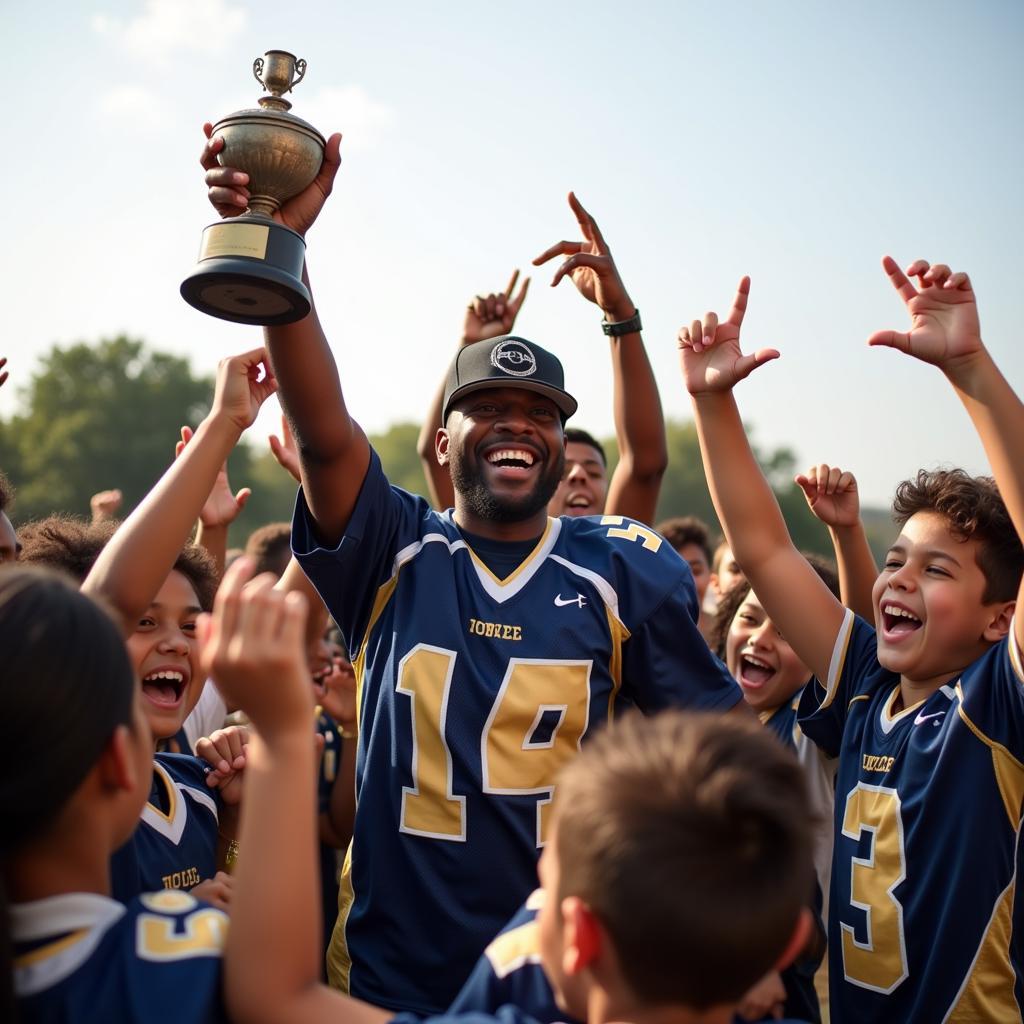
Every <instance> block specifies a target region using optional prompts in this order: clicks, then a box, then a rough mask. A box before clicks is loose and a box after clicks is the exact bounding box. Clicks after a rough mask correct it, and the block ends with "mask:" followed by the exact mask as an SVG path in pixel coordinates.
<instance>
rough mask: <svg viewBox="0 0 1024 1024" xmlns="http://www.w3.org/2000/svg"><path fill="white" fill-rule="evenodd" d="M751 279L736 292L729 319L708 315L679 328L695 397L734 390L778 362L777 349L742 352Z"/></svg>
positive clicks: (681, 350)
mask: <svg viewBox="0 0 1024 1024" xmlns="http://www.w3.org/2000/svg"><path fill="white" fill-rule="evenodd" d="M749 294H750V278H749V277H744V278H743V279H742V280H741V281H740V283H739V287H738V288H737V289H736V297H735V298H734V299H733V302H732V309H731V310H730V311H729V317H728V319H727V320H724V321H723V322H722V323H719V322H718V314H717V313H710V312H709V313H705V314H704V320H703V322H701V321H700V320H694V321H693V322H692V323H691V324H690V326H689V327H681V328H680V329H679V339H678V340H679V360H680V363H681V365H682V369H683V380H684V381H685V383H686V390H687V391H689V392H690V394H691V395H700V394H708V393H711V392H715V391H730V390H731V389H732V388H733V387H735V386H736V385H737V384H738V383H739V382H740V381H741V380H743V379H744V377H747V376H749V375H750V374H751V373H752V372H753V371H754V370H756V369H757V367H759V366H761V365H762V364H763V363H767V362H769V361H770V360H772V359H778V357H779V353H778V350H777V349H774V348H762V349H758V350H757V351H756V352H751V353H749V354H747V355H744V354H743V352H742V350H741V349H740V327H741V326H742V324H743V316H744V314H745V313H746V311H747V297H748V295H749Z"/></svg>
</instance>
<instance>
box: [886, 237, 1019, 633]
mask: <svg viewBox="0 0 1024 1024" xmlns="http://www.w3.org/2000/svg"><path fill="white" fill-rule="evenodd" d="M882 266H883V268H884V269H885V272H886V273H887V274H888V275H889V280H890V281H891V282H892V285H893V287H894V288H895V289H896V291H897V292H898V293H899V295H900V298H902V299H903V301H904V303H905V304H906V307H907V311H908V312H909V313H910V317H911V321H912V323H911V328H910V330H909V331H877V332H876V333H875V334H872V335H871V337H870V338H869V339H868V344H869V345H879V346H885V347H887V348H895V349H898V350H899V351H900V352H905V353H906V354H907V355H911V356H914V358H915V359H920V360H922V361H923V362H926V363H931V364H932V365H933V366H937V367H938V368H939V369H940V370H942V372H943V373H944V374H945V375H946V379H947V380H948V381H949V382H950V384H952V385H953V389H954V390H955V391H956V393H957V396H958V397H959V399H960V401H961V402H963V405H964V408H965V409H966V410H967V414H968V415H969V416H970V417H971V422H972V423H973V424H974V428H975V430H977V432H978V437H979V438H981V443H982V445H983V447H984V448H985V454H986V455H987V456H988V461H989V465H990V466H991V467H992V474H993V476H994V477H995V480H996V484H997V485H998V487H999V493H1000V495H1001V496H1002V499H1003V501H1004V502H1005V503H1006V509H1007V511H1008V512H1009V514H1010V518H1011V520H1012V521H1013V526H1014V529H1015V530H1016V531H1017V536H1018V537H1024V404H1022V403H1021V400H1020V398H1019V397H1018V396H1017V394H1016V392H1015V391H1014V390H1013V388H1012V387H1010V384H1009V382H1008V381H1007V380H1006V378H1005V377H1004V376H1003V375H1002V373H1001V372H1000V371H999V367H997V366H996V364H995V361H994V360H993V359H992V356H991V355H990V354H989V352H988V349H986V348H985V345H984V344H983V342H982V340H981V324H980V322H979V320H978V305H977V300H976V299H975V296H974V289H973V287H972V286H971V282H970V279H969V278H968V276H967V275H966V274H965V273H963V272H957V273H953V272H952V271H951V270H950V268H949V267H948V266H946V265H945V264H944V263H936V264H935V265H931V264H929V263H928V262H927V261H926V260H915V261H914V262H913V263H912V264H911V265H910V266H909V267H908V268H907V271H906V273H904V272H903V271H902V270H901V269H900V268H899V265H898V264H897V263H896V261H895V260H894V259H893V258H892V257H891V256H886V257H885V258H884V259H883V260H882ZM910 278H917V280H918V283H919V287H915V286H914V284H913V283H912V282H911V280H910ZM1022 600H1024V579H1022V580H1021V584H1020V588H1019V590H1018V593H1017V608H1018V609H1019V608H1020V607H1021V601H1022ZM1015 635H1016V640H1017V644H1018V646H1019V647H1021V648H1024V621H1022V619H1021V616H1020V615H1017V616H1016V618H1015Z"/></svg>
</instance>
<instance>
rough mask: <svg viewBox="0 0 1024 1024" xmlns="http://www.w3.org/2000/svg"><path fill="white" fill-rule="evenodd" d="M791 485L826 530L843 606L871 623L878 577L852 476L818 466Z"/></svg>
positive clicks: (855, 484) (802, 474)
mask: <svg viewBox="0 0 1024 1024" xmlns="http://www.w3.org/2000/svg"><path fill="white" fill-rule="evenodd" d="M795 482H796V484H797V486H798V487H799V488H800V490H802V491H803V492H804V497H805V498H806V499H807V505H808V507H809V508H810V510H811V514H812V515H814V516H815V517H816V518H817V519H820V520H821V522H823V523H824V524H825V525H826V526H827V527H828V532H829V536H830V537H831V538H832V548H833V550H834V551H835V553H836V566H837V567H838V569H839V596H840V597H841V598H842V601H843V604H844V605H846V607H847V608H849V609H851V610H852V611H853V612H854V613H855V614H857V615H859V616H860V617H861V618H862V619H866V620H867V621H868V622H873V621H874V614H875V612H874V606H873V605H872V603H871V588H872V587H873V586H874V584H875V580H876V578H877V577H878V566H877V565H875V556H874V555H873V554H871V545H870V544H868V535H867V534H866V533H865V532H864V523H863V522H862V521H861V518H860V500H859V499H858V497H857V481H856V480H855V479H854V476H853V474H852V473H850V472H844V471H843V470H841V469H838V468H837V467H835V466H827V465H825V463H822V464H821V465H820V466H811V468H810V469H809V470H807V472H806V473H801V474H800V475H799V476H797V477H796V478H795Z"/></svg>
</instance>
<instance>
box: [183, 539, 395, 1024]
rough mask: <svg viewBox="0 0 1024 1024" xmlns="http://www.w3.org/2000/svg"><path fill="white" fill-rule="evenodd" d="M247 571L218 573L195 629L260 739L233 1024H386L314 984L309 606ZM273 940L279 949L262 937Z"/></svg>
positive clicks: (252, 758) (234, 966)
mask: <svg viewBox="0 0 1024 1024" xmlns="http://www.w3.org/2000/svg"><path fill="white" fill-rule="evenodd" d="M251 572H252V565H251V563H250V562H249V561H248V560H247V559H244V558H242V559H239V560H238V562H236V563H235V564H234V565H233V566H232V567H231V569H229V570H228V572H227V573H226V574H225V578H224V583H223V585H222V587H221V589H220V592H219V593H218V594H217V602H216V605H215V608H214V614H213V617H212V619H211V618H206V619H204V620H203V622H202V624H201V637H202V639H203V644H202V650H203V666H204V668H205V669H206V671H207V672H208V673H209V674H210V675H211V676H212V677H213V678H214V679H215V680H216V682H217V685H218V687H220V689H221V690H222V691H223V692H224V693H225V695H227V696H228V697H230V698H233V699H234V700H236V701H237V702H238V703H239V704H240V705H241V706H242V707H243V708H244V710H245V712H246V713H247V714H248V716H249V718H250V719H251V721H252V723H253V725H254V726H255V728H256V729H257V735H256V736H255V737H254V738H253V740H252V743H251V744H250V748H249V751H248V753H247V764H246V772H245V813H244V815H243V817H242V832H241V838H240V840H239V848H240V850H241V851H243V852H242V854H241V856H239V858H238V864H237V867H236V871H235V883H234V892H233V896H232V920H231V929H230V930H229V934H228V940H227V948H226V952H225V962H224V982H225V998H226V1001H227V1005H228V1010H229V1012H230V1014H231V1016H232V1019H234V1020H239V1021H246V1022H249V1024H261V1022H263V1021H267V1022H268V1024H269V1022H275V1024H277V1022H279V1024H290V1022H292V1021H296V1022H298V1021H312V1022H318V1021H335V1022H338V1021H340V1022H344V1024H383V1022H384V1021H386V1020H388V1019H389V1017H391V1016H392V1015H391V1014H388V1013H385V1012H383V1011H381V1010H377V1009H375V1008H373V1007H370V1006H367V1005H366V1004H365V1003H360V1002H358V1001H357V1000H354V999H349V998H347V997H346V996H343V995H341V994H339V993H337V992H334V991H333V990H331V989H328V988H327V987H326V986H324V985H321V984H320V983H319V979H320V966H321V954H320V942H321V939H322V930H321V925H320V899H319V893H318V889H319V877H320V873H319V871H318V870H317V868H316V863H317V854H316V799H315V793H314V787H313V786H311V785H310V779H311V778H312V776H313V774H314V768H315V747H314V744H313V738H312V737H311V735H310V727H309V680H308V673H307V669H306V663H305V653H304V645H303V632H304V628H305V624H304V618H305V601H304V600H303V598H302V597H301V596H300V595H298V594H295V593H289V594H283V593H281V592H279V591H275V590H274V589H273V580H272V578H270V577H269V576H263V577H260V578H259V579H257V580H255V581H253V582H252V583H251V584H250V585H249V587H248V588H247V589H246V590H244V591H243V585H244V584H245V581H246V579H247V577H248V576H249V574H251ZM268 935H273V936H274V937H275V941H274V942H267V941H266V937H267V936H268Z"/></svg>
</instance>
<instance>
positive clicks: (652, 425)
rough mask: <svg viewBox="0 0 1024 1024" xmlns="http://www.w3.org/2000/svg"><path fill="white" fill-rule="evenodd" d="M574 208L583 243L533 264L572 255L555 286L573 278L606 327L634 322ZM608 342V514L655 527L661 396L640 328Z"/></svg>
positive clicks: (608, 259)
mask: <svg viewBox="0 0 1024 1024" xmlns="http://www.w3.org/2000/svg"><path fill="white" fill-rule="evenodd" d="M569 206H570V207H571V208H572V212H573V213H574V214H575V215H576V222H577V224H578V225H579V228H580V232H581V233H582V235H583V239H584V240H583V241H582V242H557V243H556V244H555V245H553V246H551V247H550V248H549V249H546V250H545V251H544V252H542V253H541V254H540V256H538V257H537V258H536V259H535V260H534V261H533V262H534V264H535V265H536V266H540V265H541V264H543V263H547V262H548V260H551V259H553V258H554V257H556V256H567V257H568V259H566V260H565V261H564V262H563V263H562V265H561V266H560V267H559V268H558V271H557V272H556V273H555V276H554V279H553V280H552V282H551V286H552V287H555V286H556V285H557V284H558V283H559V281H561V280H562V278H563V277H566V276H569V278H570V279H571V280H572V283H573V284H574V285H576V288H577V290H578V291H579V293H580V294H581V295H582V296H583V297H584V298H585V299H587V300H588V301H589V302H593V303H594V304H595V305H596V306H598V307H599V308H600V309H601V311H602V313H603V314H604V320H605V321H606V322H607V323H610V324H620V323H627V322H630V321H632V320H633V317H634V316H638V311H637V308H636V306H634V305H633V301H632V299H630V297H629V294H628V292H627V291H626V286H625V285H624V284H623V283H622V278H621V277H620V276H619V271H618V268H617V267H616V265H615V259H614V257H613V256H612V254H611V250H610V249H609V248H608V243H607V242H606V241H605V240H604V236H603V235H602V234H601V229H600V228H599V227H598V226H597V222H596V221H595V220H594V219H593V217H591V216H590V214H589V213H587V211H586V210H585V209H584V208H583V205H582V204H581V203H580V201H579V200H578V199H577V198H576V196H575V195H574V194H573V193H572V192H570V193H569ZM608 341H609V343H610V346H611V356H612V391H613V410H614V415H615V438H616V441H617V443H618V448H619V461H618V464H617V465H616V467H615V472H614V473H613V474H612V479H611V481H610V483H609V485H608V498H607V501H606V503H605V511H606V512H607V513H608V514H609V515H624V516H629V517H630V518H632V519H639V520H640V521H641V522H644V523H653V522H654V519H655V511H656V508H657V504H658V494H659V493H660V491H661V478H662V477H663V476H664V475H665V470H666V469H667V468H668V446H667V442H666V440H665V418H664V416H663V415H662V412H661V397H660V395H659V394H658V385H657V383H656V382H655V380H654V372H653V371H652V370H651V364H650V361H649V360H648V358H647V350H646V349H645V348H644V343H643V338H641V336H640V329H639V326H637V327H636V329H630V330H628V333H625V334H620V335H609V338H608Z"/></svg>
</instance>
